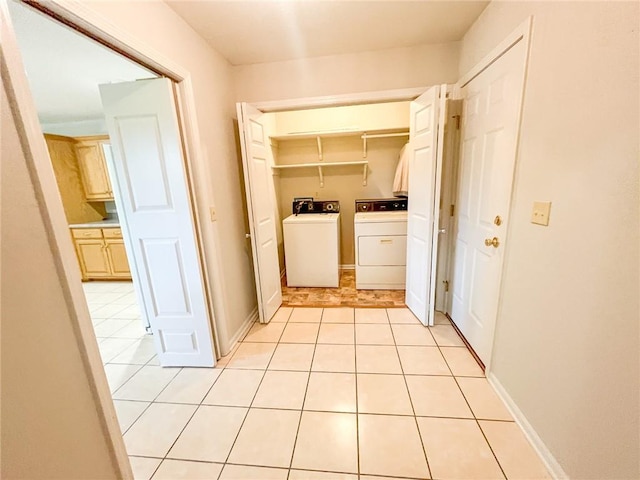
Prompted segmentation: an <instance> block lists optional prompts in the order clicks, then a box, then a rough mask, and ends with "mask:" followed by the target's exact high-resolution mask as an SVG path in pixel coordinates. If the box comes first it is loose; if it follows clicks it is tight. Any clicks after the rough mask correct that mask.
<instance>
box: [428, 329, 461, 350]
mask: <svg viewBox="0 0 640 480" xmlns="http://www.w3.org/2000/svg"><path fill="white" fill-rule="evenodd" d="M429 330H430V331H431V334H432V335H433V338H434V339H435V341H436V343H437V344H438V345H439V346H441V347H464V346H465V345H464V342H463V341H462V339H461V338H460V336H459V335H458V333H457V332H456V331H455V329H454V328H453V327H452V326H451V325H434V326H433V327H429Z"/></svg>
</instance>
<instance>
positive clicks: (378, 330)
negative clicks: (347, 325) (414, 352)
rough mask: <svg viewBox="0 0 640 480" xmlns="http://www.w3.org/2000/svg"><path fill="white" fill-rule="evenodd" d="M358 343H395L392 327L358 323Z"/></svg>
mask: <svg viewBox="0 0 640 480" xmlns="http://www.w3.org/2000/svg"><path fill="white" fill-rule="evenodd" d="M356 345H394V342H393V335H392V334H391V327H390V326H389V325H388V324H387V325H375V324H373V325H370V324H356Z"/></svg>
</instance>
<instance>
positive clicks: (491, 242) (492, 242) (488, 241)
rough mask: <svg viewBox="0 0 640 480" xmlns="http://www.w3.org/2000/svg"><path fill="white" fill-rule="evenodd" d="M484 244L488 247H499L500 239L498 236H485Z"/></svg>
mask: <svg viewBox="0 0 640 480" xmlns="http://www.w3.org/2000/svg"><path fill="white" fill-rule="evenodd" d="M484 244H485V245H486V246H487V247H493V248H498V245H500V240H498V237H493V238H485V239H484Z"/></svg>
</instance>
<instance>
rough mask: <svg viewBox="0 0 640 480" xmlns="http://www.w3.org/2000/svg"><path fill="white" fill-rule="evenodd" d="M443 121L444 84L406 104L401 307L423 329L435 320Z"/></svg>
mask: <svg viewBox="0 0 640 480" xmlns="http://www.w3.org/2000/svg"><path fill="white" fill-rule="evenodd" d="M445 119H446V85H442V86H435V87H432V88H430V89H429V90H427V91H426V92H425V93H423V94H422V95H420V96H419V97H418V98H416V99H415V100H414V101H413V102H411V119H410V140H409V146H408V148H409V149H410V157H409V208H408V210H409V211H408V221H407V282H406V294H405V295H406V296H405V302H406V304H407V307H409V309H410V310H411V311H412V312H413V314H414V315H415V316H416V317H417V318H418V319H419V320H420V321H421V322H422V323H423V324H424V325H433V322H434V316H435V292H436V288H435V279H436V265H437V258H438V222H439V200H440V184H441V178H442V155H443V148H444V145H443V144H444V122H445Z"/></svg>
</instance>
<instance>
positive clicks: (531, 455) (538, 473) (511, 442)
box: [478, 420, 551, 479]
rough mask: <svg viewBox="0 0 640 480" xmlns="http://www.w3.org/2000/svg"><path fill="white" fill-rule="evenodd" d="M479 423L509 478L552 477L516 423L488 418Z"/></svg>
mask: <svg viewBox="0 0 640 480" xmlns="http://www.w3.org/2000/svg"><path fill="white" fill-rule="evenodd" d="M478 423H480V428H481V429H482V431H483V432H484V434H485V436H486V438H487V440H488V441H489V445H491V449H492V450H493V453H494V454H495V456H496V458H497V459H498V462H499V463H500V466H501V467H502V470H503V471H504V473H505V474H506V476H507V478H513V479H515V478H522V479H525V478H535V479H547V478H551V476H550V475H549V473H548V472H547V469H546V468H545V466H544V464H543V463H542V461H541V460H540V457H538V455H537V454H536V452H535V450H534V449H533V447H532V446H531V444H530V443H529V442H528V441H527V439H526V437H525V436H524V434H523V433H522V430H520V427H518V425H516V423H514V422H491V421H487V420H481V421H480V422H478Z"/></svg>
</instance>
